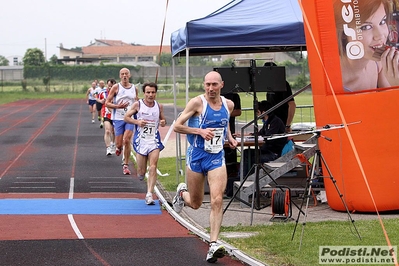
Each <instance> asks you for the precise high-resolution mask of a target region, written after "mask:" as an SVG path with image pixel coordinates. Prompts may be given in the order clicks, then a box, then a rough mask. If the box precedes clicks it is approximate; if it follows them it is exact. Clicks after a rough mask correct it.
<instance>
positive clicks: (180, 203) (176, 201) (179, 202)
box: [172, 183, 187, 213]
mask: <svg viewBox="0 0 399 266" xmlns="http://www.w3.org/2000/svg"><path fill="white" fill-rule="evenodd" d="M184 191H187V185H186V184H185V183H180V184H179V185H178V186H177V189H176V196H174V197H173V201H172V203H173V209H174V210H175V212H177V213H179V212H181V210H182V209H183V207H184V199H183V197H182V193H183V192H184Z"/></svg>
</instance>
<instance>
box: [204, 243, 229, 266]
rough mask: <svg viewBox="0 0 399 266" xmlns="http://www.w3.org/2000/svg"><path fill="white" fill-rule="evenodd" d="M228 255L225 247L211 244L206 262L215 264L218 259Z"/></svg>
mask: <svg viewBox="0 0 399 266" xmlns="http://www.w3.org/2000/svg"><path fill="white" fill-rule="evenodd" d="M225 254H226V249H225V248H224V246H222V245H219V244H218V243H211V244H210V245H209V250H208V254H206V261H207V262H209V263H215V262H216V261H217V260H218V259H220V258H223V257H224V255H225Z"/></svg>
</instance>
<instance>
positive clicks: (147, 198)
mask: <svg viewBox="0 0 399 266" xmlns="http://www.w3.org/2000/svg"><path fill="white" fill-rule="evenodd" d="M145 204H147V205H154V204H155V201H154V200H153V198H152V195H147V196H145Z"/></svg>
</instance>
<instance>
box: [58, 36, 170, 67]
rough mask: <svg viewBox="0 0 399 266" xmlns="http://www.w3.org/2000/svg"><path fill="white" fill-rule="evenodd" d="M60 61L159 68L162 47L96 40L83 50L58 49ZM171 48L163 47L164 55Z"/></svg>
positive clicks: (82, 48) (61, 46)
mask: <svg viewBox="0 0 399 266" xmlns="http://www.w3.org/2000/svg"><path fill="white" fill-rule="evenodd" d="M58 48H59V49H60V55H59V59H58V61H60V62H63V63H65V64H72V65H74V64H100V63H101V62H104V63H109V64H130V65H142V66H158V64H157V59H158V55H159V50H160V47H159V46H157V45H153V46H151V45H150V46H148V45H132V44H128V43H125V42H122V41H120V40H100V39H95V41H94V42H93V43H91V44H90V45H88V46H85V47H81V49H76V48H75V49H67V48H64V47H63V45H62V44H60V46H59V47H58ZM170 51H171V50H170V46H163V47H162V53H170Z"/></svg>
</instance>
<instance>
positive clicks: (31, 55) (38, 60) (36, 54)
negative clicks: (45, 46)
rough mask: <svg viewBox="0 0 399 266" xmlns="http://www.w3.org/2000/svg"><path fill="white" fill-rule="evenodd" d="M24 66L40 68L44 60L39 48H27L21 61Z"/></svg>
mask: <svg viewBox="0 0 399 266" xmlns="http://www.w3.org/2000/svg"><path fill="white" fill-rule="evenodd" d="M22 61H23V62H24V65H25V66H42V65H43V64H44V63H45V62H46V60H45V59H44V55H43V51H42V50H40V49H39V48H29V49H28V50H26V53H25V55H24V58H23V59H22Z"/></svg>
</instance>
